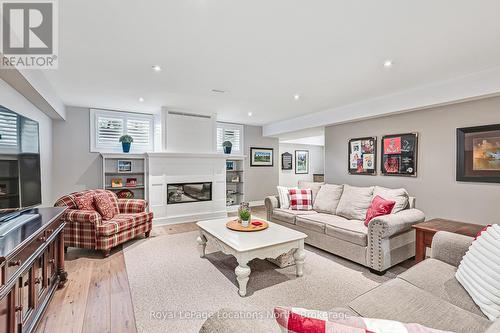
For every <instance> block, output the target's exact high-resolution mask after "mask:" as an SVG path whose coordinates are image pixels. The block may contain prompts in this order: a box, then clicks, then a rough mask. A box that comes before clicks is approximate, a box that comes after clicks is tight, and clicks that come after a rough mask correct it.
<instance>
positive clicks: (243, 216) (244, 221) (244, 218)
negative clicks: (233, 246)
mask: <svg viewBox="0 0 500 333" xmlns="http://www.w3.org/2000/svg"><path fill="white" fill-rule="evenodd" d="M239 215H240V220H241V226H242V227H243V228H246V227H248V223H249V221H250V217H251V216H252V215H251V214H250V212H249V211H248V210H246V209H244V210H241V211H240V213H239Z"/></svg>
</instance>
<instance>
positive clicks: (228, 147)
mask: <svg viewBox="0 0 500 333" xmlns="http://www.w3.org/2000/svg"><path fill="white" fill-rule="evenodd" d="M232 148H233V147H231V146H225V147H224V154H231V149H232Z"/></svg>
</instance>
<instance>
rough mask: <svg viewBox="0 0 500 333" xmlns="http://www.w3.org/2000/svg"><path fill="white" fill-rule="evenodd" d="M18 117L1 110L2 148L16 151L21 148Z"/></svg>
mask: <svg viewBox="0 0 500 333" xmlns="http://www.w3.org/2000/svg"><path fill="white" fill-rule="evenodd" d="M18 126H19V123H18V117H17V115H16V114H14V113H12V112H10V111H6V110H2V109H0V135H1V136H2V138H1V139H0V147H4V148H9V149H16V148H17V147H18V146H19V137H18V130H17V129H18Z"/></svg>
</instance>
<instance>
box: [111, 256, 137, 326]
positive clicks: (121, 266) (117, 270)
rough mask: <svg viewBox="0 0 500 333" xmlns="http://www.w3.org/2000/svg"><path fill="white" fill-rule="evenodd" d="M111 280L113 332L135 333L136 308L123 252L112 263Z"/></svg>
mask: <svg viewBox="0 0 500 333" xmlns="http://www.w3.org/2000/svg"><path fill="white" fill-rule="evenodd" d="M110 273H111V276H110V280H111V302H110V303H111V332H112V333H135V332H137V329H136V326H135V316H134V308H133V306H132V298H131V295H130V286H129V283H128V276H127V270H126V266H125V258H124V256H123V252H120V253H117V254H116V258H113V260H111V262H110Z"/></svg>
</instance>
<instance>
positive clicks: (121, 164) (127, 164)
mask: <svg viewBox="0 0 500 333" xmlns="http://www.w3.org/2000/svg"><path fill="white" fill-rule="evenodd" d="M118 172H123V173H125V172H132V161H124V160H118Z"/></svg>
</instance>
